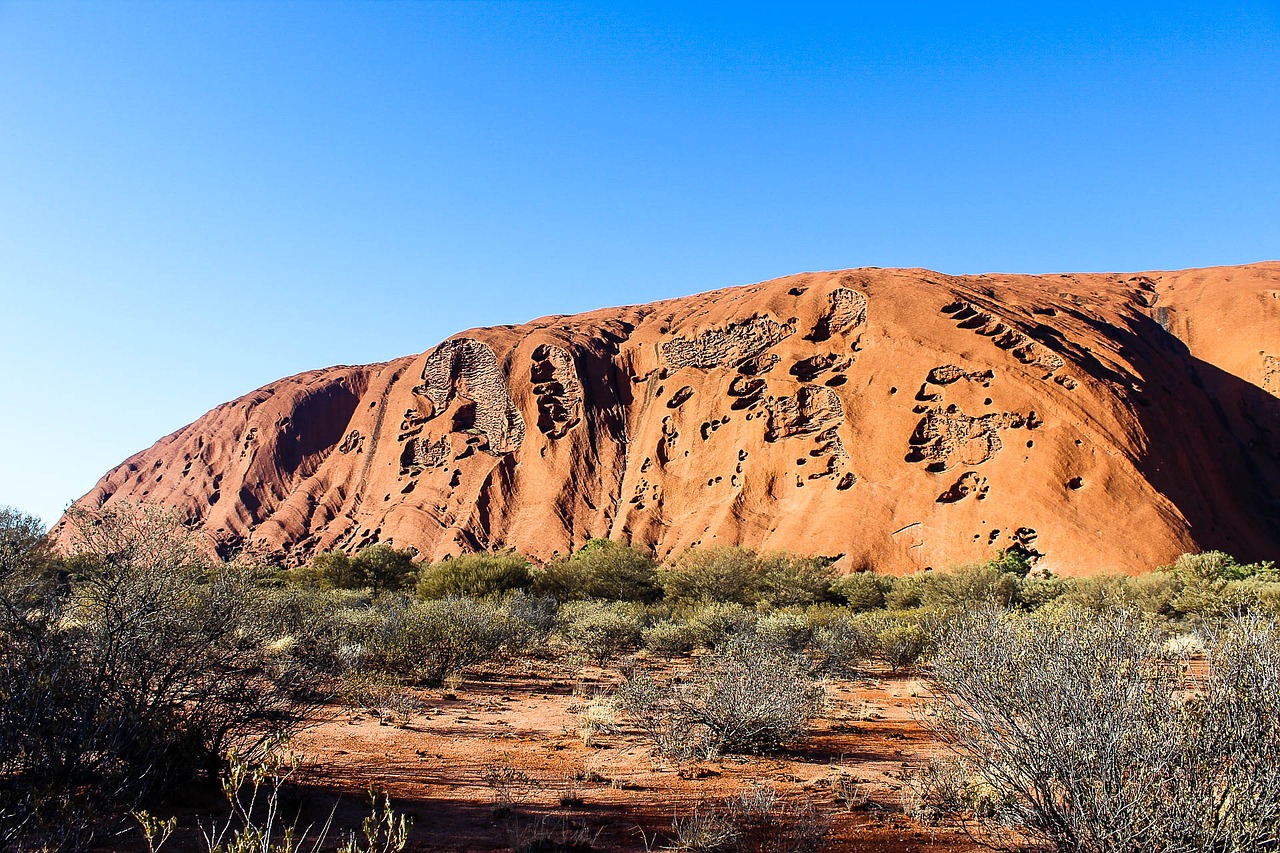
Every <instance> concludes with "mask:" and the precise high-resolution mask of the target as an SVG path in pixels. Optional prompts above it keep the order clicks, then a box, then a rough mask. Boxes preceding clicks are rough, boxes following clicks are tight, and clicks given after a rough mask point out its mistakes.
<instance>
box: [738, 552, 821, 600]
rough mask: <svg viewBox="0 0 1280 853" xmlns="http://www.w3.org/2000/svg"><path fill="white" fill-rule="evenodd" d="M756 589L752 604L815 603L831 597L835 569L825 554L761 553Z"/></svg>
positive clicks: (757, 567) (757, 566) (757, 562)
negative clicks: (757, 593)
mask: <svg viewBox="0 0 1280 853" xmlns="http://www.w3.org/2000/svg"><path fill="white" fill-rule="evenodd" d="M755 569H756V571H757V572H758V573H759V575H760V582H759V583H760V591H759V595H758V597H757V599H756V601H755V602H744V603H755V604H766V605H768V606H770V607H779V608H781V607H796V606H804V605H809V604H817V603H818V602H821V601H827V600H829V599H830V597H831V583H832V581H833V580H834V579H835V571H834V570H833V569H832V568H831V561H830V560H828V559H827V558H825V557H798V556H796V555H794V554H788V553H787V552H785V551H773V552H770V553H768V554H763V555H761V556H760V557H759V558H757V560H756V567H755Z"/></svg>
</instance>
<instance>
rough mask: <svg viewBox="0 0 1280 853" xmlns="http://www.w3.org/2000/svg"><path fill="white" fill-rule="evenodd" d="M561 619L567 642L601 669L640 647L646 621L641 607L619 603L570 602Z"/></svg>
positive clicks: (561, 610)
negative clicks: (626, 651) (630, 650)
mask: <svg viewBox="0 0 1280 853" xmlns="http://www.w3.org/2000/svg"><path fill="white" fill-rule="evenodd" d="M559 618H560V624H561V628H560V633H561V635H562V636H563V637H564V639H565V641H566V642H567V643H568V644H569V645H570V646H571V647H573V648H574V649H576V650H577V651H579V652H581V653H583V654H585V655H587V657H589V658H590V659H591V660H593V661H594V662H595V663H597V664H598V665H600V666H604V665H605V664H606V663H608V662H609V661H610V660H612V659H613V658H615V657H617V655H618V654H619V653H621V652H622V651H624V650H627V649H634V648H636V647H637V646H639V645H640V639H641V631H642V630H643V628H644V625H645V621H646V619H645V612H644V609H643V608H642V607H641V606H639V605H637V604H633V603H630V602H616V601H573V602H569V603H568V604H565V605H564V606H563V607H561V608H560V617H559Z"/></svg>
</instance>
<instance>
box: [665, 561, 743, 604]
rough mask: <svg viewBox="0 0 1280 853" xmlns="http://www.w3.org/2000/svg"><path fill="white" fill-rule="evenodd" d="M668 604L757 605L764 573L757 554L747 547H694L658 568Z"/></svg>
mask: <svg viewBox="0 0 1280 853" xmlns="http://www.w3.org/2000/svg"><path fill="white" fill-rule="evenodd" d="M658 581H659V583H661V584H662V594H663V598H664V599H665V600H666V601H667V603H668V604H671V605H673V606H674V605H677V604H701V603H707V602H733V603H736V604H743V605H754V604H755V603H756V602H757V601H759V600H760V599H761V597H762V592H763V576H762V573H761V572H760V570H759V567H758V566H757V564H756V555H755V553H754V552H752V551H748V550H747V549H745V548H729V547H715V548H690V549H689V550H687V551H685V552H684V553H682V554H680V555H679V556H678V557H676V558H675V559H674V560H673V561H672V562H671V563H669V564H668V565H665V566H663V567H662V568H661V569H660V570H659V571H658Z"/></svg>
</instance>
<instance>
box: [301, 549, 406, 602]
mask: <svg viewBox="0 0 1280 853" xmlns="http://www.w3.org/2000/svg"><path fill="white" fill-rule="evenodd" d="M414 553H415V552H414V551H411V550H403V551H400V550H397V549H395V548H392V547H391V546H390V545H370V546H369V547H368V548H364V549H362V550H361V551H360V552H359V553H358V554H356V555H355V556H354V557H351V556H348V555H347V554H346V553H344V552H342V551H325V552H322V553H320V554H317V555H315V557H313V558H312V559H311V562H310V563H309V564H308V565H306V566H301V567H299V568H297V569H293V570H292V571H290V572H289V573H288V574H287V580H289V581H290V582H292V583H294V584H296V585H299V586H302V587H306V588H309V589H320V590H330V589H370V590H373V592H374V594H380V593H384V592H398V591H400V590H402V589H406V588H407V587H408V586H410V584H411V582H412V580H413V576H414V563H413V556H414Z"/></svg>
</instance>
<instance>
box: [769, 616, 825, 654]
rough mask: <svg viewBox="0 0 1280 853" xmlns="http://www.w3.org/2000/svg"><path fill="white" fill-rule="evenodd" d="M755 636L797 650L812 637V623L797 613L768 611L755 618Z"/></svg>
mask: <svg viewBox="0 0 1280 853" xmlns="http://www.w3.org/2000/svg"><path fill="white" fill-rule="evenodd" d="M756 636H757V637H758V638H760V640H761V641H762V642H765V643H769V644H771V645H775V646H778V647H779V648H783V649H789V650H791V651H793V652H798V651H801V650H802V649H804V647H805V646H807V645H809V641H810V640H811V639H812V638H813V625H811V624H810V623H809V620H808V619H806V618H805V617H804V616H801V615H800V614H799V613H785V612H783V613H770V614H769V615H767V616H761V617H760V618H759V619H757V620H756Z"/></svg>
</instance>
